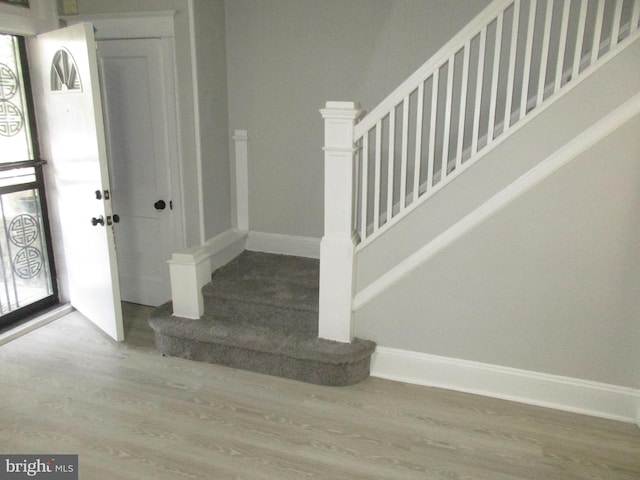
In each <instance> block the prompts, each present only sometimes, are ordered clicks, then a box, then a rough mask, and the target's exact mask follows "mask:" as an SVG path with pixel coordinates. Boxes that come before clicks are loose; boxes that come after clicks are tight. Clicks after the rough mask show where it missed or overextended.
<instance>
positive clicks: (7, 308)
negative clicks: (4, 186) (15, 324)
mask: <svg viewBox="0 0 640 480" xmlns="http://www.w3.org/2000/svg"><path fill="white" fill-rule="evenodd" d="M0 212H1V213H2V217H3V219H2V224H1V225H0V260H1V261H0V312H1V314H2V315H4V314H6V313H8V312H12V311H14V310H17V309H19V308H20V307H23V306H25V305H28V304H31V303H34V302H36V301H38V300H41V299H43V298H46V297H48V296H50V295H51V294H52V293H53V292H52V289H51V284H52V283H51V272H50V271H49V261H48V258H47V248H46V240H45V237H44V235H43V232H44V222H43V218H42V211H41V209H40V199H39V194H38V190H37V189H27V190H22V191H17V192H13V193H6V194H4V195H0Z"/></svg>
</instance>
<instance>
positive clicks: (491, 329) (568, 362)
mask: <svg viewBox="0 0 640 480" xmlns="http://www.w3.org/2000/svg"><path fill="white" fill-rule="evenodd" d="M639 129H640V116H637V117H635V118H634V119H633V120H632V121H630V122H628V123H627V124H626V125H625V126H624V127H622V128H620V129H618V130H617V131H615V132H614V133H613V134H611V135H610V136H609V137H607V138H605V139H604V140H603V141H601V142H599V143H598V144H596V145H595V146H594V147H592V148H591V149H589V150H588V151H587V152H585V153H584V154H582V155H581V156H579V157H578V158H577V159H575V160H573V161H572V162H571V163H569V164H568V165H567V166H565V167H563V168H562V169H560V170H559V171H558V172H556V173H555V174H554V175H552V176H551V177H549V178H548V179H547V180H546V181H544V182H543V183H541V184H539V185H538V186H537V187H535V188H534V189H532V190H530V191H529V192H528V193H526V194H525V195H523V196H522V197H520V198H518V199H517V200H515V201H514V202H512V203H511V204H509V206H508V207H507V208H505V209H504V210H502V211H500V212H498V213H497V214H496V215H494V216H493V217H491V218H490V219H488V220H487V221H486V222H485V223H483V224H482V225H480V226H479V227H478V228H476V229H475V230H473V231H471V232H470V233H468V234H467V235H466V236H464V237H462V238H461V239H460V240H458V241H457V242H456V243H454V244H453V245H451V246H450V247H449V248H447V249H445V250H444V251H442V252H441V253H440V254H439V255H437V256H436V257H434V258H432V259H431V260H430V261H428V262H427V263H425V264H424V265H422V266H421V267H420V268H418V269H417V270H416V271H414V272H413V273H412V274H411V275H410V276H408V277H407V278H405V279H404V280H403V281H401V282H400V283H398V284H397V285H395V286H394V287H392V288H391V289H389V290H388V291H387V292H385V293H384V294H383V295H382V296H380V297H378V298H377V299H375V300H373V301H372V302H371V303H370V304H368V305H366V306H365V307H364V308H363V309H362V310H360V311H359V312H358V313H357V315H356V332H357V335H358V336H360V337H364V338H369V339H372V340H375V341H376V342H378V344H379V345H382V346H386V347H394V348H400V349H405V350H412V351H417V352H425V353H429V354H435V355H442V356H446V357H454V358H460V359H466V360H473V361H478V362H486V363H490V364H497V365H504V366H509V367H514V368H522V369H525V370H532V371H539V372H545V373H551V374H557V375H565V376H569V377H575V378H582V379H587V380H593V381H598V382H605V383H611V384H615V385H621V386H627V387H631V388H639V387H640V368H639V367H638V365H640V322H638V317H639V314H640V299H639V297H638V291H640V256H639V255H638V252H639V251H640V215H638V205H639V204H640V173H639V172H640V137H639V136H638V134H637V132H638V131H639Z"/></svg>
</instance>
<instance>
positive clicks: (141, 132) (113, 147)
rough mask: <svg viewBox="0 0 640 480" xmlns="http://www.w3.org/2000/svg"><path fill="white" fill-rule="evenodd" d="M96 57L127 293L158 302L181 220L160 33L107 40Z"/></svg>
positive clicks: (167, 293)
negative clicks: (176, 206) (173, 192)
mask: <svg viewBox="0 0 640 480" xmlns="http://www.w3.org/2000/svg"><path fill="white" fill-rule="evenodd" d="M98 59H99V71H100V78H101V80H102V91H103V106H104V113H105V124H106V134H107V147H108V152H109V167H110V175H111V188H112V193H113V208H114V212H115V213H116V214H118V215H119V217H120V223H119V224H118V227H117V228H116V231H115V233H116V249H117V251H118V267H119V271H120V286H121V294H122V299H123V300H125V301H129V302H134V303H139V304H143V305H153V306H157V305H160V304H162V303H164V302H167V301H169V300H170V299H171V287H170V281H169V268H168V265H167V260H169V258H170V257H171V254H172V253H173V252H174V251H175V250H176V245H175V242H174V231H175V230H176V225H175V223H177V222H175V219H174V210H173V202H174V199H173V197H172V195H171V183H170V177H171V176H170V169H169V163H170V156H171V154H172V153H171V152H172V146H171V142H170V135H169V125H170V123H171V122H169V121H168V116H169V114H170V112H168V110H169V104H168V102H169V101H171V100H172V99H171V98H167V97H171V95H170V94H168V93H167V85H166V80H165V73H164V69H163V52H162V44H161V40H159V39H131V40H103V41H100V42H98Z"/></svg>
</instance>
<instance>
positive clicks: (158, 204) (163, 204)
mask: <svg viewBox="0 0 640 480" xmlns="http://www.w3.org/2000/svg"><path fill="white" fill-rule="evenodd" d="M153 206H154V207H155V209H156V210H164V209H165V208H167V203H166V202H165V201H164V200H158V201H157V202H156V203H154V204H153Z"/></svg>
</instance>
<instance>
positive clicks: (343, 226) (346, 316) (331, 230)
mask: <svg viewBox="0 0 640 480" xmlns="http://www.w3.org/2000/svg"><path fill="white" fill-rule="evenodd" d="M320 113H322V118H324V236H323V237H322V241H321V243H320V313H319V316H320V320H319V325H318V336H319V337H320V338H326V339H329V340H337V341H339V342H351V340H352V339H353V309H352V302H353V290H354V255H355V239H354V235H355V233H354V229H353V219H352V212H353V185H354V183H353V176H354V152H355V146H354V143H353V127H354V125H355V122H356V120H357V118H358V117H359V116H360V113H361V112H360V108H359V105H358V104H357V103H354V102H327V104H326V107H325V108H324V109H322V110H320Z"/></svg>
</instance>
